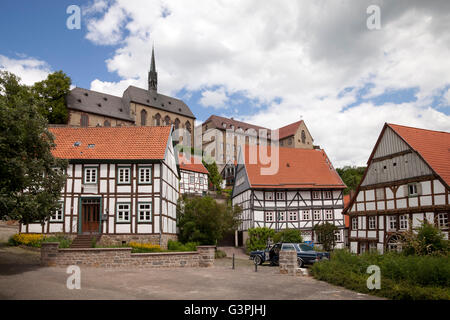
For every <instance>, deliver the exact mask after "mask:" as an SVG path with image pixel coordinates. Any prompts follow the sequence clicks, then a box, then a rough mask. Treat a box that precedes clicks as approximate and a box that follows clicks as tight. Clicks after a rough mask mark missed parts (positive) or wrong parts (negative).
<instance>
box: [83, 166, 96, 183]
mask: <svg viewBox="0 0 450 320" xmlns="http://www.w3.org/2000/svg"><path fill="white" fill-rule="evenodd" d="M84 183H85V184H95V183H97V168H92V167H87V168H84Z"/></svg>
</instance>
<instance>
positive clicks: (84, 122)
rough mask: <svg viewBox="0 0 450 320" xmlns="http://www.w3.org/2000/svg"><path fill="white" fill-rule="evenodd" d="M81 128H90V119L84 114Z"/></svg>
mask: <svg viewBox="0 0 450 320" xmlns="http://www.w3.org/2000/svg"><path fill="white" fill-rule="evenodd" d="M80 126H81V127H87V126H89V117H88V115H87V114H82V115H81V119H80Z"/></svg>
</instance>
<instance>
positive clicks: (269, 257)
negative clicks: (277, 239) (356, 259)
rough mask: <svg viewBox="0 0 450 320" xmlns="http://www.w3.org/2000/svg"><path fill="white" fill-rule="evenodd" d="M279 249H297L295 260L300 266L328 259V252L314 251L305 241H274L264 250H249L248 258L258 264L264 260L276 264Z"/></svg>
mask: <svg viewBox="0 0 450 320" xmlns="http://www.w3.org/2000/svg"><path fill="white" fill-rule="evenodd" d="M281 250H295V251H297V261H298V266H299V267H300V268H302V267H304V266H305V265H308V264H313V263H315V262H317V261H320V260H327V259H330V253H329V252H318V251H315V250H314V248H313V247H311V246H310V245H307V244H306V243H276V244H274V245H268V246H267V247H266V249H264V250H256V251H252V252H250V259H252V260H253V262H254V263H255V264H259V265H261V264H263V263H264V262H266V261H267V262H270V264H271V265H278V260H279V258H280V251H281Z"/></svg>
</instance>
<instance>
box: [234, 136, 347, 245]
mask: <svg viewBox="0 0 450 320" xmlns="http://www.w3.org/2000/svg"><path fill="white" fill-rule="evenodd" d="M259 148H260V147H249V146H248V145H247V146H245V148H243V149H242V151H241V152H240V155H239V160H238V164H237V167H236V179H235V183H234V187H233V192H232V202H233V205H239V206H241V208H242V214H241V217H240V218H241V224H240V226H239V233H238V235H239V236H238V238H241V239H239V240H238V242H239V243H245V240H246V238H247V237H248V229H250V228H255V227H269V228H272V229H274V230H277V231H279V230H282V229H288V228H295V229H299V230H301V233H302V235H303V238H304V240H305V241H312V242H314V243H316V244H320V241H319V240H320V239H318V237H317V235H315V234H314V230H313V228H314V226H315V225H317V224H322V223H325V222H329V223H332V224H335V225H336V226H337V227H338V231H337V232H336V242H337V247H339V248H342V247H344V228H345V224H344V216H343V215H342V210H343V209H344V203H343V190H344V188H345V187H346V186H345V184H344V183H343V182H342V180H341V179H340V177H339V175H338V174H337V172H336V171H335V169H334V168H333V166H332V164H331V161H330V160H329V159H328V157H327V155H326V153H325V151H324V150H319V149H296V148H283V147H280V148H279V147H268V150H269V151H268V154H270V155H274V154H275V153H278V155H279V156H278V160H276V158H277V157H272V161H271V163H269V164H267V165H266V164H265V162H266V161H263V160H262V159H261V158H260V157H259V156H257V155H259V154H260V153H259V151H258V150H259ZM252 149H253V150H254V151H252ZM250 152H256V156H254V157H252V156H250V157H249V155H250V154H249V153H250ZM252 158H253V159H252ZM276 162H278V164H277V166H278V168H276V170H275V171H276V172H272V173H271V174H265V173H264V172H263V171H262V169H263V168H266V169H267V167H270V166H272V164H273V163H275V165H276ZM263 163H264V164H263Z"/></svg>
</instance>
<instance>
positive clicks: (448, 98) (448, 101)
mask: <svg viewBox="0 0 450 320" xmlns="http://www.w3.org/2000/svg"><path fill="white" fill-rule="evenodd" d="M443 98H444V105H446V106H449V107H450V89H448V90H447V92H446V93H445V94H444V97H443Z"/></svg>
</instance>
